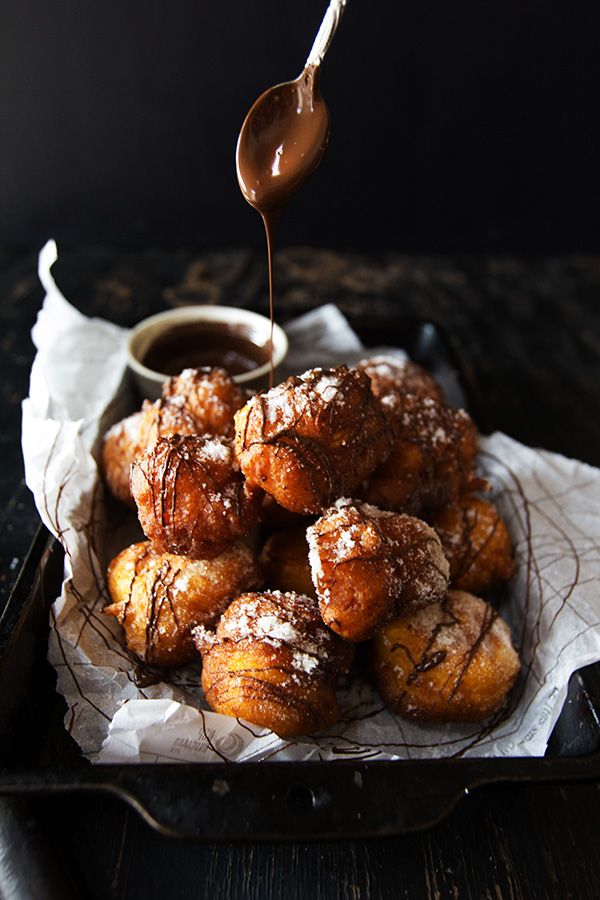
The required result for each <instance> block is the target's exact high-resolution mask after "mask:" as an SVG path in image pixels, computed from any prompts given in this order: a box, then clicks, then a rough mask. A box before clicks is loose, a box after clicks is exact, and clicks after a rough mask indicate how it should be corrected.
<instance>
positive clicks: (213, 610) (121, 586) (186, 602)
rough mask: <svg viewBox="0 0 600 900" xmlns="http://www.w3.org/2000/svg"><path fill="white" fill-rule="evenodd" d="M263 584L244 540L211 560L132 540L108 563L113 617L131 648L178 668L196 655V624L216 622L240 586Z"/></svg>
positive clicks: (106, 611) (159, 663)
mask: <svg viewBox="0 0 600 900" xmlns="http://www.w3.org/2000/svg"><path fill="white" fill-rule="evenodd" d="M259 584H260V575H259V570H258V566H257V564H256V561H255V559H254V557H253V555H252V553H251V552H250V550H249V549H248V547H246V546H245V544H242V543H241V542H239V543H237V544H234V545H233V547H230V548H229V549H228V550H226V551H225V553H223V554H222V555H221V556H217V557H215V558H214V559H211V560H191V559H186V558H185V557H182V556H174V555H172V554H170V553H160V552H159V551H158V550H157V549H156V548H155V547H153V546H152V544H151V543H150V542H149V541H143V542H141V543H139V544H132V545H131V547H127V549H126V550H123V551H122V552H121V553H119V555H118V556H116V557H115V558H114V559H113V561H112V562H111V564H110V566H109V567H108V590H109V593H110V596H111V599H112V601H113V602H112V604H111V605H109V606H106V607H105V608H104V610H103V613H104V614H105V615H107V616H114V617H115V618H116V619H117V621H118V622H119V624H120V625H121V626H122V627H123V629H124V631H125V640H126V643H127V646H128V648H129V650H131V652H132V653H134V654H135V655H136V656H137V657H138V659H140V660H141V661H142V662H144V663H146V664H148V665H155V666H160V667H162V668H173V667H175V666H181V665H184V664H185V663H188V662H191V661H192V660H193V659H195V658H196V651H195V648H194V643H193V640H192V635H191V629H192V627H193V626H195V625H206V626H212V625H214V624H215V623H216V621H217V619H218V618H219V616H220V615H221V613H222V612H224V610H225V609H226V608H227V606H228V604H229V602H230V601H231V600H232V599H233V597H235V596H237V595H238V594H239V592H240V591H246V590H250V589H252V588H255V587H257V586H258V585H259Z"/></svg>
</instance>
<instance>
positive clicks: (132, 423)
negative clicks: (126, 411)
mask: <svg viewBox="0 0 600 900" xmlns="http://www.w3.org/2000/svg"><path fill="white" fill-rule="evenodd" d="M141 424H142V414H141V412H137V413H133V415H132V416H127V418H125V419H121V421H120V422H117V423H116V424H115V425H113V426H112V428H111V429H110V430H109V431H107V432H106V434H105V435H104V440H103V442H102V471H103V473H104V478H105V480H106V484H107V487H108V489H109V491H110V492H111V494H112V495H113V497H116V498H117V500H120V501H121V503H126V504H127V506H131V507H134V508H135V503H134V501H133V497H132V496H131V493H130V491H129V470H130V467H131V464H132V462H133V460H134V459H135V455H136V452H137V450H138V443H139V432H140V428H141Z"/></svg>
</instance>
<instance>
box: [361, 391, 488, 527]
mask: <svg viewBox="0 0 600 900" xmlns="http://www.w3.org/2000/svg"><path fill="white" fill-rule="evenodd" d="M391 420H392V419H391ZM393 422H394V428H395V433H396V437H395V439H394V444H393V447H392V450H391V453H390V455H389V456H388V458H387V459H386V460H385V462H383V463H382V464H381V465H380V466H379V467H378V468H377V469H376V470H375V472H373V474H372V475H371V476H370V477H369V479H368V480H367V482H366V484H365V486H364V489H363V492H362V495H363V497H364V499H365V500H368V501H369V503H374V504H375V505H377V506H382V507H383V508H387V509H395V510H398V511H399V512H407V513H419V512H422V511H423V510H429V509H439V507H441V506H444V505H445V504H446V503H448V502H450V501H451V500H453V499H455V498H456V497H458V496H459V495H460V494H463V493H465V492H468V491H471V490H477V489H478V488H480V487H481V486H482V485H485V482H482V481H481V479H479V478H478V477H477V475H476V473H475V468H474V467H475V460H476V457H477V453H478V451H479V437H478V434H477V429H476V428H475V425H474V424H473V421H472V420H471V418H470V416H469V415H468V414H467V413H466V412H465V411H464V410H462V409H459V410H456V409H451V408H450V407H448V406H444V405H443V404H442V403H439V402H438V401H437V400H434V399H432V398H431V397H424V398H423V397H418V396H416V395H415V394H408V395H406V396H405V397H404V399H403V401H402V410H401V412H400V413H399V414H398V415H397V416H395V417H393Z"/></svg>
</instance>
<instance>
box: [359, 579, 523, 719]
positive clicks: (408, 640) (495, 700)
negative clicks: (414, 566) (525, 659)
mask: <svg viewBox="0 0 600 900" xmlns="http://www.w3.org/2000/svg"><path fill="white" fill-rule="evenodd" d="M371 668H372V672H373V676H374V679H375V683H376V685H377V688H378V690H379V693H380V694H381V696H382V697H383V699H384V701H385V703H386V705H387V706H389V708H390V709H391V710H392V711H393V712H395V713H397V714H398V715H400V716H404V717H405V718H408V719H415V720H417V721H420V722H474V721H479V720H480V719H485V718H487V716H490V715H491V714H492V713H494V712H497V711H498V710H500V709H501V708H502V707H503V705H504V703H505V701H506V698H507V695H508V692H509V691H510V689H511V688H512V686H513V684H514V682H515V680H516V677H517V675H518V672H519V668H520V664H519V658H518V656H517V653H516V652H515V650H514V648H513V646H512V643H511V638H510V630H509V628H508V626H507V625H506V623H505V622H504V621H503V620H502V619H501V618H500V617H499V616H498V614H497V613H496V612H495V610H494V609H493V608H492V607H491V606H490V605H489V604H488V603H485V601H484V600H481V599H479V598H478V597H474V596H473V595H472V594H467V593H465V592H463V591H449V592H448V596H447V598H446V600H444V601H442V602H441V603H436V604H433V605H431V606H427V607H425V608H424V609H422V610H419V611H417V612H412V613H410V614H408V613H407V614H406V615H404V616H402V617H400V618H398V619H396V620H394V621H393V622H390V623H389V625H386V627H385V628H384V629H383V630H382V631H381V633H380V634H379V635H378V636H377V637H376V638H375V639H374V640H373V642H372V645H371Z"/></svg>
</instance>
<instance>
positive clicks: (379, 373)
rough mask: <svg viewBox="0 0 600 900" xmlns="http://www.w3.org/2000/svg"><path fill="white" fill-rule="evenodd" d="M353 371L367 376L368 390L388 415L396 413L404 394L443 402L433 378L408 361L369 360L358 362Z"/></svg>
mask: <svg viewBox="0 0 600 900" xmlns="http://www.w3.org/2000/svg"><path fill="white" fill-rule="evenodd" d="M357 369H361V370H362V371H363V372H366V374H367V375H368V376H369V378H370V379H371V390H372V391H373V393H374V394H375V396H376V397H377V399H378V400H379V402H380V403H381V405H382V407H383V410H384V412H386V413H387V414H389V415H395V414H397V413H399V412H400V410H401V409H402V401H403V399H404V397H405V395H406V394H416V395H417V396H418V397H432V398H433V399H434V400H437V401H439V402H440V403H443V401H444V394H443V391H442V389H441V387H440V385H439V384H438V383H437V381H436V380H435V378H433V377H432V376H431V375H430V374H429V372H427V371H426V370H425V369H423V368H422V367H421V366H419V365H417V363H414V362H412V361H411V360H410V359H402V358H401V357H395V356H384V355H381V356H373V357H371V358H370V359H363V360H361V361H360V362H359V364H358V366H357Z"/></svg>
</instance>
